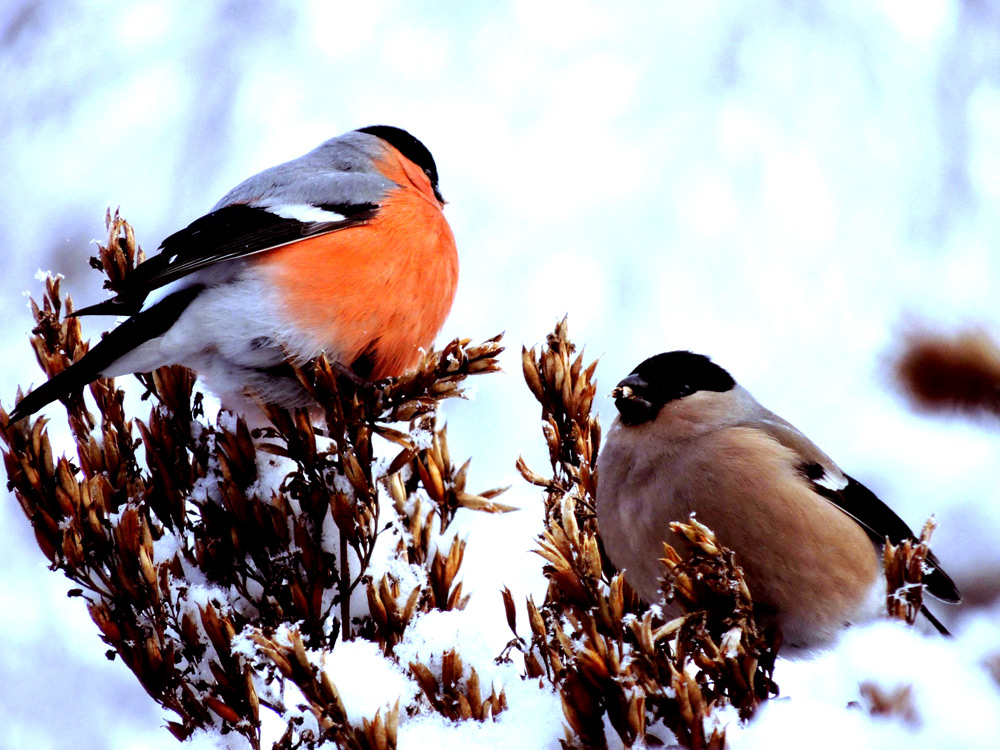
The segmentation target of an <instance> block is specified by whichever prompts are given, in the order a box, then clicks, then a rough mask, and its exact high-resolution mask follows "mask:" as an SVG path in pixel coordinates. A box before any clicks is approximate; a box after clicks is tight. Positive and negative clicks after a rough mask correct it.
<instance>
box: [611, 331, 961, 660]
mask: <svg viewBox="0 0 1000 750" xmlns="http://www.w3.org/2000/svg"><path fill="white" fill-rule="evenodd" d="M612 395H613V396H614V398H615V405H616V406H617V407H618V412H619V414H618V416H617V417H616V419H615V421H614V424H612V426H611V429H610V431H609V432H608V436H607V441H606V443H605V445H604V447H603V449H602V450H601V453H600V457H599V460H598V477H599V483H598V492H597V519H598V525H599V528H600V532H601V537H602V538H603V540H604V546H605V550H606V552H607V554H608V557H609V558H610V559H611V561H612V562H613V563H614V564H615V565H616V566H618V567H619V568H620V569H624V571H625V579H626V580H627V581H628V582H629V583H630V584H631V585H632V587H633V588H634V589H635V591H636V592H637V593H638V594H639V596H640V597H642V598H643V599H644V600H645V601H647V602H650V603H653V602H656V601H657V600H658V599H659V598H660V592H659V579H660V578H661V576H662V575H663V572H664V568H663V566H662V564H661V563H660V562H659V558H660V557H661V556H662V542H664V541H668V540H669V541H670V542H671V543H672V544H673V543H677V537H676V536H675V535H674V534H673V533H672V532H671V531H670V526H669V524H670V522H671V521H683V520H686V519H687V518H688V517H689V516H690V514H692V513H694V514H695V517H696V518H697V519H698V521H700V522H701V523H703V524H706V525H707V526H708V527H709V528H711V529H712V530H713V531H714V532H715V534H716V536H717V538H718V540H719V542H720V543H721V544H723V545H725V546H727V547H729V548H730V549H732V550H733V551H734V552H735V553H736V562H737V564H739V565H740V566H741V567H742V568H743V571H744V574H745V577H746V581H747V585H748V586H749V588H750V593H751V594H752V596H753V598H754V606H755V613H756V614H757V616H758V619H760V620H762V621H763V622H764V623H765V624H775V625H777V626H778V627H779V628H780V630H781V633H782V637H783V639H784V644H785V645H786V646H791V647H795V648H803V649H810V648H815V647H819V646H823V645H825V644H827V643H829V642H830V641H831V640H832V639H833V638H834V637H835V636H836V635H837V634H838V632H839V631H841V630H842V629H843V628H844V627H845V626H846V625H848V624H851V623H858V622H863V621H865V620H868V619H871V618H873V617H875V616H876V615H877V614H878V613H879V612H880V611H882V610H884V598H885V579H884V576H883V575H882V565H881V557H880V555H879V551H878V548H879V546H880V545H882V544H884V542H885V539H886V538H887V537H888V538H889V540H890V541H892V542H893V543H899V542H900V541H902V540H903V539H907V538H912V537H913V533H912V532H911V531H910V529H909V527H908V526H907V525H906V523H904V522H903V521H902V520H901V519H900V518H899V516H897V515H896V514H895V513H893V511H892V510H890V509H889V508H888V507H887V506H886V505H885V504H884V503H883V502H882V501H880V500H879V499H878V498H877V497H876V496H875V495H874V494H872V492H871V491H869V490H868V489H867V488H865V487H864V485H862V484H860V483H859V482H857V481H856V480H854V479H852V478H851V477H849V476H848V475H847V474H845V473H844V472H843V471H841V470H840V468H839V467H838V466H837V464H835V463H834V462H833V461H832V460H831V459H830V457H829V456H827V455H826V454H825V453H823V451H821V450H820V449H819V448H817V447H816V446H815V445H814V444H813V443H812V442H811V441H810V440H809V438H807V437H806V436H805V435H803V434H802V433H801V432H799V431H798V430H797V429H795V427H793V426H792V425H790V424H789V423H788V422H786V421H785V420H783V419H782V418H781V417H779V416H777V415H776V414H774V413H772V412H770V411H768V410H767V409H765V408H764V407H763V406H761V405H760V404H759V403H757V401H756V400H755V399H754V397H753V396H751V395H750V393H749V392H747V391H746V390H745V389H744V388H743V387H741V386H740V385H738V384H737V383H736V381H735V380H733V378H732V376H730V374H729V373H728V372H726V371H725V370H724V369H722V368H721V367H719V366H718V365H716V364H714V363H713V362H712V361H711V360H710V359H709V358H708V357H705V356H702V355H700V354H692V353H691V352H685V351H676V352H668V353H666V354H659V355H657V356H655V357H651V358H650V359H647V360H646V361H645V362H643V363H642V364H641V365H639V366H638V367H637V368H635V370H633V371H632V374H630V375H629V376H628V377H627V378H625V379H624V380H622V381H621V382H620V383H619V384H618V386H617V387H616V388H615V389H614V391H613V392H612ZM927 562H928V564H929V568H928V572H927V574H926V576H925V578H924V582H925V584H926V585H927V591H928V593H930V594H931V595H933V596H935V597H937V598H938V599H942V600H944V601H947V602H957V601H959V594H958V590H957V589H956V587H955V584H954V582H953V581H952V580H951V578H949V577H948V575H947V574H946V573H945V572H944V571H943V570H942V569H941V565H940V563H939V562H938V560H937V558H936V557H935V556H934V555H933V554H931V555H930V556H929V558H928V561H927ZM924 613H925V614H926V615H927V616H928V618H929V619H930V620H931V622H932V623H934V624H935V626H936V627H938V629H939V630H942V631H943V627H942V626H941V625H940V623H938V622H937V621H936V620H935V619H934V618H933V616H932V615H931V614H930V613H929V612H927V610H926V608H925V609H924Z"/></svg>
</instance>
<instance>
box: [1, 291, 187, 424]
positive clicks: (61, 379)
mask: <svg viewBox="0 0 1000 750" xmlns="http://www.w3.org/2000/svg"><path fill="white" fill-rule="evenodd" d="M203 288H204V287H201V286H191V287H188V288H187V289H182V290H180V291H178V292H175V293H174V294H171V295H170V296H169V297H166V298H165V299H163V300H161V301H160V302H158V303H157V304H156V305H154V306H153V307H151V308H150V309H148V310H144V311H142V312H140V313H138V314H136V315H133V316H132V317H131V318H129V319H128V320H126V321H125V322H124V323H122V324H121V325H120V326H118V327H117V328H115V329H114V330H113V331H111V332H110V333H108V334H106V335H105V336H104V338H103V339H101V340H100V341H99V342H98V343H97V344H95V345H94V346H93V347H91V349H90V351H89V352H87V353H86V354H85V355H83V357H82V358H81V359H80V360H79V361H78V362H75V363H73V364H72V365H70V366H69V367H67V368H66V369H65V370H63V371H62V372H60V373H59V374H58V375H56V376H55V377H54V378H52V379H51V380H49V381H48V382H47V383H43V384H42V385H40V386H39V387H38V388H36V389H35V390H33V391H31V393H29V394H28V395H27V396H25V397H24V398H22V399H21V401H20V402H18V404H17V405H16V406H15V407H14V409H13V411H11V413H10V421H11V422H16V421H18V420H19V419H23V418H24V417H26V416H28V415H29V414H34V413H35V412H36V411H38V410H39V409H41V408H42V407H44V406H47V405H48V404H51V403H52V402H53V401H56V400H58V399H62V398H65V397H66V396H68V395H69V394H70V393H72V392H73V391H75V390H79V389H81V388H83V387H84V386H86V385H87V384H89V383H91V382H93V381H94V380H96V379H97V378H99V377H100V376H101V373H103V372H104V371H106V370H107V369H108V368H109V367H110V366H111V365H112V364H113V363H114V362H115V360H117V359H119V358H120V357H122V356H123V355H125V354H127V353H128V352H130V351H132V350H133V349H135V348H136V347H138V346H140V345H142V344H144V343H146V342H147V341H150V340H151V339H154V338H156V337H157V336H160V335H162V334H163V333H165V332H166V330H167V329H168V328H170V326H172V325H173V324H174V323H175V322H176V320H177V318H179V317H180V315H181V313H183V312H184V310H186V309H187V306H188V305H190V304H191V301H192V300H194V298H195V297H197V296H198V294H199V293H200V292H201V290H202V289H203ZM80 312H83V311H80ZM77 314H78V315H79V314H80V313H77ZM163 364H171V363H169V362H164V363H163Z"/></svg>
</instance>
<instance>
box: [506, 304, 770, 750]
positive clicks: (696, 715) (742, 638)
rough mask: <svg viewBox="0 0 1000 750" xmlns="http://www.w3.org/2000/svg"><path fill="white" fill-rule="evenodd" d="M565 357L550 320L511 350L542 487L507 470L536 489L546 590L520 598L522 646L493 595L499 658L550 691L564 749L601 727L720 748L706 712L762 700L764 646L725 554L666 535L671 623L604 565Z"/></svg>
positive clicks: (577, 364)
mask: <svg viewBox="0 0 1000 750" xmlns="http://www.w3.org/2000/svg"><path fill="white" fill-rule="evenodd" d="M575 351H576V348H575V346H574V345H573V344H572V342H571V341H570V339H569V334H568V326H567V323H566V320H565V319H564V320H562V321H560V322H559V323H558V324H557V325H556V328H555V330H554V331H553V333H551V334H549V336H548V337H547V339H546V343H545V346H544V347H542V350H541V352H537V351H536V350H534V349H532V350H528V349H524V350H523V352H522V366H523V370H524V377H525V381H526V382H527V384H528V388H529V389H530V390H531V392H532V393H533V394H534V396H535V398H537V399H538V401H539V403H540V404H541V406H542V433H543V435H544V437H545V442H546V445H547V446H548V449H549V460H550V464H551V469H552V476H551V477H547V476H543V475H541V474H539V473H537V472H535V471H532V470H531V469H530V468H528V466H527V464H526V462H525V461H524V460H523V459H519V460H518V462H517V468H518V470H519V471H520V473H521V475H522V477H524V479H525V480H526V481H528V482H529V483H531V484H533V485H536V486H538V487H542V488H544V490H545V508H546V515H545V528H544V530H543V533H542V535H541V538H540V540H539V547H538V550H537V552H538V554H540V555H541V556H542V557H543V558H544V559H545V562H546V565H545V567H544V569H543V570H544V572H545V575H546V576H547V577H548V580H549V589H548V592H547V594H546V597H545V601H544V603H543V604H542V605H541V606H540V607H539V606H536V605H535V603H534V602H533V601H532V600H531V599H529V600H528V603H527V604H528V607H527V608H528V623H529V625H530V628H531V640H530V643H528V644H527V645H526V644H525V641H524V640H523V639H522V638H520V637H519V636H518V634H517V617H516V610H515V607H514V601H513V597H512V596H511V595H510V593H509V592H505V593H504V607H505V612H506V616H507V622H508V625H509V626H510V629H511V631H512V632H513V633H514V636H515V637H514V640H512V641H511V642H510V644H509V645H508V649H509V650H513V649H517V650H520V651H522V652H523V653H524V666H525V677H526V678H530V679H540V678H541V679H546V680H548V681H549V682H550V683H552V684H553V685H554V686H555V688H556V689H557V690H558V691H559V694H560V698H561V700H562V707H563V715H564V717H565V719H566V723H567V725H568V726H567V729H566V734H567V739H566V742H565V743H564V747H581V748H603V747H607V738H606V736H605V718H606V719H607V721H608V723H610V725H611V727H612V728H613V729H614V731H615V732H616V733H617V735H618V737H619V739H620V740H621V742H622V743H624V745H625V746H626V747H632V746H633V745H634V744H636V743H640V742H641V743H646V744H650V745H651V744H660V743H662V742H663V741H664V740H663V738H660V737H656V736H655V734H653V733H652V732H651V730H650V727H653V726H655V725H656V724H657V723H658V722H662V723H663V724H664V725H666V726H667V727H668V728H669V729H670V730H671V731H672V732H673V733H674V735H675V736H676V737H677V739H678V741H679V742H680V743H681V744H682V745H684V746H685V747H688V748H697V749H699V750H700V749H701V748H712V749H721V748H722V747H723V746H724V745H725V730H724V729H723V728H721V727H717V726H712V716H713V711H714V710H715V709H716V708H718V707H720V706H723V705H725V704H727V703H728V704H732V705H735V706H736V707H737V709H738V710H739V712H740V715H741V716H742V717H744V718H748V717H749V716H751V715H752V714H753V712H754V711H755V710H756V708H757V707H758V706H759V705H760V703H761V702H762V701H764V700H766V699H767V698H768V697H770V696H771V695H773V694H776V692H777V686H776V685H775V684H774V682H773V680H772V679H771V671H772V670H773V664H774V654H775V651H776V646H774V645H773V644H768V643H767V642H766V640H765V639H764V637H763V636H762V635H761V634H760V632H759V631H758V630H757V628H756V624H755V622H754V620H753V605H752V601H751V599H750V593H749V591H748V590H747V587H746V584H745V582H744V581H743V578H742V571H740V569H739V567H738V566H737V565H736V564H735V561H734V557H733V553H732V552H730V551H728V550H726V549H724V548H723V547H721V546H720V545H718V544H717V543H716V541H715V538H714V535H713V534H712V532H711V531H710V530H709V529H707V528H706V527H704V526H702V525H700V524H697V523H694V522H692V523H690V524H678V525H676V532H677V533H679V534H681V535H682V536H683V537H684V538H685V539H686V541H687V546H688V547H689V548H690V549H691V553H690V554H689V555H688V557H686V558H682V557H681V556H680V555H679V554H678V553H677V552H676V551H675V550H674V549H673V548H671V547H666V548H665V558H664V562H665V569H664V574H665V576H666V579H667V583H666V584H665V585H666V592H667V596H668V598H669V599H670V600H676V601H677V602H679V603H680V604H681V605H682V606H683V608H684V609H685V610H686V611H687V614H685V615H683V616H681V617H678V618H676V619H674V620H670V621H664V620H663V617H662V616H661V615H659V614H658V610H657V613H654V611H653V610H650V609H649V608H648V607H646V606H644V605H643V604H642V603H641V602H640V601H639V600H638V598H637V597H636V596H635V594H634V592H632V590H631V588H629V586H628V584H627V582H626V579H625V578H624V577H623V576H622V575H621V574H616V573H615V571H614V568H613V566H612V565H611V563H610V561H609V560H607V559H606V558H604V556H603V555H602V553H601V543H600V536H599V534H598V529H597V522H596V516H595V508H596V497H597V486H598V479H599V477H598V476H597V455H598V450H599V448H600V437H601V428H600V424H599V422H598V421H597V418H596V417H595V416H592V415H591V413H590V410H591V407H592V404H593V398H594V394H595V393H596V390H597V387H596V384H595V383H594V381H593V376H594V372H595V369H596V364H597V363H596V362H593V363H591V364H590V365H587V366H584V363H583V355H582V354H580V355H577V356H574V354H575Z"/></svg>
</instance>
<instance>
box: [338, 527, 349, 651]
mask: <svg viewBox="0 0 1000 750" xmlns="http://www.w3.org/2000/svg"><path fill="white" fill-rule="evenodd" d="M350 578H351V564H350V561H349V560H348V557H347V539H346V538H345V537H344V536H343V535H341V537H340V580H341V581H349V580H350ZM340 630H341V636H340V637H341V638H342V639H343V640H345V641H349V640H351V592H350V591H347V593H346V594H345V593H341V595H340Z"/></svg>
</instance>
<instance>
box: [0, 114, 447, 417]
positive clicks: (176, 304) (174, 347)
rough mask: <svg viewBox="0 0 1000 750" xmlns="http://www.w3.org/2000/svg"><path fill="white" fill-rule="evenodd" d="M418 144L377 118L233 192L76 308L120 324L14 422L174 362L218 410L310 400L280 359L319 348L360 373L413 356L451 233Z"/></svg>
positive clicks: (432, 311) (442, 302)
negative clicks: (99, 383)
mask: <svg viewBox="0 0 1000 750" xmlns="http://www.w3.org/2000/svg"><path fill="white" fill-rule="evenodd" d="M444 203H445V202H444V199H443V198H442V197H441V193H440V191H439V190H438V173H437V167H436V165H435V163H434V158H433V157H432V156H431V154H430V152H429V151H428V150H427V148H426V147H425V146H424V145H423V144H422V143H421V142H420V141H419V140H417V139H416V138H414V137H413V136H412V135H410V134H409V133H408V132H406V131H405V130H401V129H400V128H395V127H390V126H387V125H376V126H372V127H367V128H360V129H358V130H353V131H351V132H349V133H346V134H344V135H341V136H338V137H336V138H332V139H330V140H328V141H326V142H325V143H323V144H321V145H320V146H318V147H317V148H316V149H314V150H313V151H310V152H309V153H308V154H306V155H305V156H302V157H299V158H298V159H294V160H292V161H289V162H286V163H285V164H280V165H278V166H276V167H272V168H270V169H266V170H264V171H263V172H261V173H260V174H257V175H254V176H253V177H251V178H250V179H248V180H246V181H245V182H243V183H241V184H239V185H237V186H236V187H235V188H233V189H232V190H231V191H229V193H227V194H226V195H225V196H224V197H223V198H222V200H220V201H219V202H218V203H217V204H216V205H215V207H214V208H213V209H212V211H211V212H209V213H208V214H206V215H205V216H202V217H201V218H200V219H196V220H195V221H193V222H192V223H191V224H190V225H188V226H187V227H186V228H184V229H182V230H180V231H179V232H176V233H175V234H172V235H170V236H169V237H167V238H166V239H165V240H164V241H163V243H162V244H161V246H160V252H159V253H158V254H157V255H155V256H153V257H151V258H149V259H148V260H146V261H145V262H144V263H141V264H140V265H139V266H137V267H136V270H135V272H134V273H133V274H132V275H131V276H130V277H129V278H128V280H127V286H126V288H125V289H124V290H123V291H121V292H120V293H119V294H118V295H117V296H115V297H114V298H112V299H109V300H107V301H105V302H101V303H99V304H96V305H93V306H91V307H88V308H85V309H83V310H80V311H78V312H77V315H90V314H107V315H122V316H126V315H127V316H129V318H128V320H126V321H125V322H123V323H122V324H121V325H119V326H118V327H117V328H115V329H114V330H113V331H111V333H109V334H108V335H107V336H106V337H105V338H104V339H103V340H102V341H100V342H99V343H98V344H97V345H96V346H94V347H93V348H92V349H91V350H90V351H89V352H88V353H87V354H86V356H84V357H83V358H82V359H81V360H80V361H79V362H77V363H75V364H74V365H73V366H72V367H70V368H68V369H67V370H65V371H63V372H61V373H59V374H58V375H56V377H54V378H52V379H51V380H50V381H48V382H47V383H45V384H44V385H42V386H41V387H39V388H37V389H35V390H34V391H32V392H31V393H29V394H28V395H27V396H25V397H24V399H22V400H21V402H20V403H19V404H18V405H17V406H16V408H15V409H14V411H13V412H12V413H11V418H12V419H14V420H16V419H20V418H21V417H24V416H26V415H28V414H31V413H33V412H35V411H37V410H38V409H40V408H42V407H43V406H45V405H46V404H48V403H50V402H52V401H54V400H55V399H58V398H62V397H64V396H65V395H66V394H67V393H69V392H71V391H72V390H74V389H78V388H82V387H83V386H85V385H86V384H87V383H89V382H91V381H92V380H94V379H96V378H98V377H115V376H118V375H124V374H127V373H131V372H145V371H149V370H152V369H154V368H157V367H160V366H162V365H168V364H182V365H186V366H188V367H191V368H192V369H194V370H196V371H197V372H198V375H199V377H200V378H201V379H202V380H203V381H204V384H205V385H206V386H207V387H208V388H209V389H210V390H212V391H213V392H214V393H216V395H218V396H219V397H220V398H221V400H222V402H223V405H224V406H227V407H228V408H235V409H237V410H239V411H246V410H247V409H248V408H252V406H251V404H252V403H253V402H254V401H255V400H261V401H264V402H268V403H273V404H278V405H280V406H284V407H289V408H290V407H296V406H304V405H308V403H309V401H308V397H307V395H306V393H305V391H304V390H303V389H302V387H301V386H300V385H299V384H298V382H297V381H296V380H295V378H294V376H293V375H292V373H291V371H290V368H288V366H287V362H289V361H290V362H294V363H296V364H301V363H303V362H305V361H307V360H309V359H310V358H312V357H315V356H317V355H318V354H320V353H321V352H322V353H325V354H326V356H327V357H328V358H330V359H331V360H336V361H339V362H341V363H342V364H344V365H347V366H350V367H352V368H353V369H354V371H355V372H356V373H357V374H358V375H359V376H361V377H363V378H367V379H371V380H377V379H380V378H385V377H390V376H395V375H400V374H402V373H403V372H405V371H406V370H408V369H410V368H412V367H414V366H415V365H416V364H417V363H418V362H419V360H420V356H421V349H423V348H427V347H429V346H430V345H431V343H432V342H433V340H434V337H435V335H437V332H438V331H439V330H440V328H441V326H442V324H443V323H444V320H445V318H446V316H447V315H448V311H449V310H450V309H451V303H452V299H453V298H454V295H455V287H456V284H457V282H458V254H457V251H456V249H455V239H454V237H453V236H452V233H451V229H450V227H449V226H448V222H447V221H446V220H445V218H444V214H443V213H442V208H443V206H444Z"/></svg>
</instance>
